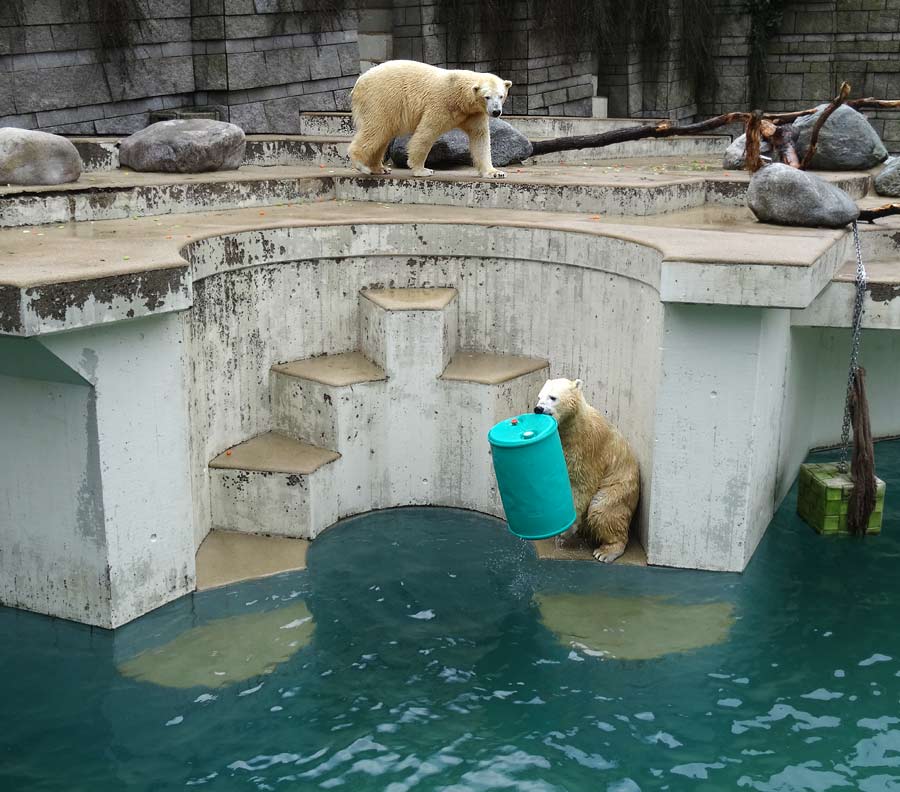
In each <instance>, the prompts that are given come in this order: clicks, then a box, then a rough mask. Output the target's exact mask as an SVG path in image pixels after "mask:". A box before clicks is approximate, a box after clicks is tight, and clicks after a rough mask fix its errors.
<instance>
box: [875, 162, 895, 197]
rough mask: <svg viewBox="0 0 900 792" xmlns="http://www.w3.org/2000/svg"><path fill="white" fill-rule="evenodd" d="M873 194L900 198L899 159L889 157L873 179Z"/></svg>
mask: <svg viewBox="0 0 900 792" xmlns="http://www.w3.org/2000/svg"><path fill="white" fill-rule="evenodd" d="M875 192H877V193H878V194H879V195H886V196H887V197H888V198H900V157H891V158H890V159H889V160H888V161H887V162H886V163H885V166H884V167H883V168H882V169H881V171H880V172H879V173H878V175H877V176H876V177H875Z"/></svg>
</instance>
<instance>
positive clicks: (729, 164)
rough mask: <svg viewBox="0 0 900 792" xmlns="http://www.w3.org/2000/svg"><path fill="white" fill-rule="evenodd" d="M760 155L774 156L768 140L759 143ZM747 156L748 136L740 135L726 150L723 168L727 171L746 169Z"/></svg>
mask: <svg viewBox="0 0 900 792" xmlns="http://www.w3.org/2000/svg"><path fill="white" fill-rule="evenodd" d="M759 153H760V154H762V155H763V156H765V157H771V156H772V146H771V145H769V141H768V140H760V141H759ZM746 156H747V136H746V135H739V136H738V137H736V138H735V139H734V140H733V141H732V142H731V145H730V146H729V147H728V148H727V149H725V156H724V158H723V159H722V167H723V168H724V169H725V170H741V169H742V168H743V167H744V163H745V158H746Z"/></svg>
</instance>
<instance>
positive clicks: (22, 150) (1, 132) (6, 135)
mask: <svg viewBox="0 0 900 792" xmlns="http://www.w3.org/2000/svg"><path fill="white" fill-rule="evenodd" d="M79 176H81V157H80V156H79V155H78V150H77V149H76V148H75V146H74V145H73V144H72V142H71V141H70V140H67V139H66V138H64V137H62V136H60V135H51V134H49V133H48V132H35V131H33V130H31V129H16V128H14V127H3V128H0V184H25V185H33V184H67V183H68V182H73V181H78V177H79Z"/></svg>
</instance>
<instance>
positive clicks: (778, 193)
mask: <svg viewBox="0 0 900 792" xmlns="http://www.w3.org/2000/svg"><path fill="white" fill-rule="evenodd" d="M747 205H748V206H749V207H750V210H751V211H752V212H753V214H755V215H756V219H757V220H760V221H761V222H763V223H777V224H778V225H790V226H812V227H816V226H824V227H825V228H840V227H841V226H845V225H847V223H850V222H852V221H853V220H855V219H856V218H857V217H859V208H858V207H857V206H856V204H855V203H854V201H853V199H852V198H851V197H850V196H849V195H847V193H845V192H844V191H843V190H841V189H840V188H838V187H835V186H834V185H833V184H829V183H828V182H826V181H825V180H824V179H821V178H820V177H818V176H816V175H815V174H813V173H809V172H807V171H801V170H797V169H796V168H791V167H790V166H788V165H782V164H781V163H772V164H771V165H767V166H766V167H764V168H761V169H760V170H758V171H757V172H756V173H754V174H753V177H752V178H751V179H750V187H749V189H748V190H747Z"/></svg>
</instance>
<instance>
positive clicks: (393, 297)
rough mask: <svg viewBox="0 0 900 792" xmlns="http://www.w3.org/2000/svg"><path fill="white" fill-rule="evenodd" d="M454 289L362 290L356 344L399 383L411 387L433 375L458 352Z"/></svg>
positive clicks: (415, 386) (403, 386)
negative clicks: (357, 340) (357, 341)
mask: <svg viewBox="0 0 900 792" xmlns="http://www.w3.org/2000/svg"><path fill="white" fill-rule="evenodd" d="M457 322H458V301H457V291H456V289H446V288H431V289H421V288H417V289H364V290H362V291H361V292H360V300H359V349H360V351H361V352H362V353H363V354H364V355H365V356H366V357H367V358H369V359H370V360H373V361H375V363H376V364H377V365H379V366H381V367H382V368H383V369H384V371H385V372H386V373H387V375H388V377H390V378H391V379H392V380H396V381H397V383H398V385H397V387H399V388H401V389H405V390H408V391H409V392H415V391H416V390H417V389H420V388H421V387H422V385H423V380H425V379H434V378H435V377H438V376H439V375H440V374H441V372H442V371H443V370H444V369H445V368H446V367H447V364H448V363H449V362H450V358H451V357H452V356H453V353H454V352H455V351H456V336H457Z"/></svg>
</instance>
